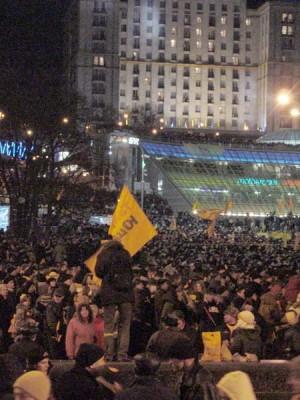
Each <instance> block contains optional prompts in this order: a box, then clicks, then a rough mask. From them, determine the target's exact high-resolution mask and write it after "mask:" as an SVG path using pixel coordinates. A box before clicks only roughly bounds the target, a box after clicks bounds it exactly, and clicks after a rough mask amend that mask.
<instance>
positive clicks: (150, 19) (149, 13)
mask: <svg viewBox="0 0 300 400" xmlns="http://www.w3.org/2000/svg"><path fill="white" fill-rule="evenodd" d="M152 18H153V14H152V12H148V13H147V20H148V21H152Z"/></svg>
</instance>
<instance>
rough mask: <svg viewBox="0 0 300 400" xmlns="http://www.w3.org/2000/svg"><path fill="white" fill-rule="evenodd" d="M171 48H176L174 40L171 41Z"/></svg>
mask: <svg viewBox="0 0 300 400" xmlns="http://www.w3.org/2000/svg"><path fill="white" fill-rule="evenodd" d="M171 47H176V40H175V39H171Z"/></svg>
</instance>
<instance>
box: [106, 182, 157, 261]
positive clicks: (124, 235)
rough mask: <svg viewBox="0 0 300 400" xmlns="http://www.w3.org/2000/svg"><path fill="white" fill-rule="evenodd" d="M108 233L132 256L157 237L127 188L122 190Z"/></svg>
mask: <svg viewBox="0 0 300 400" xmlns="http://www.w3.org/2000/svg"><path fill="white" fill-rule="evenodd" d="M108 233H109V234H110V235H111V236H112V237H113V239H115V240H119V241H120V242H121V243H122V244H123V246H124V247H125V249H126V250H128V252H129V253H130V255H131V256H133V255H134V254H136V253H137V252H138V251H139V250H140V249H141V248H142V247H144V245H145V244H146V243H147V242H149V240H151V239H152V238H153V237H154V236H156V235H157V231H156V229H155V228H154V226H153V225H152V224H151V222H150V221H149V219H148V217H147V216H146V215H145V213H144V211H143V210H142V209H141V208H140V206H139V205H138V203H137V201H136V200H135V198H134V197H133V196H132V194H131V193H130V191H129V189H128V187H127V186H124V187H123V189H122V192H121V195H120V198H119V200H118V204H117V207H116V209H115V212H114V214H113V217H112V222H111V225H110V228H109V231H108Z"/></svg>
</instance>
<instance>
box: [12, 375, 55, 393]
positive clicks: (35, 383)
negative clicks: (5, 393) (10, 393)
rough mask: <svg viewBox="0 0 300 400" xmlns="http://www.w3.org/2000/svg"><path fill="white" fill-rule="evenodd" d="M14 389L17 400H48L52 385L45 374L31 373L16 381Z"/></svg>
mask: <svg viewBox="0 0 300 400" xmlns="http://www.w3.org/2000/svg"><path fill="white" fill-rule="evenodd" d="M13 389H14V399H15V400H48V399H49V397H50V392H51V383H50V380H49V378H48V377H47V376H46V375H45V374H44V373H43V372H41V371H29V372H26V373H25V374H23V375H21V376H20V377H19V378H18V379H17V380H16V381H15V383H14V385H13Z"/></svg>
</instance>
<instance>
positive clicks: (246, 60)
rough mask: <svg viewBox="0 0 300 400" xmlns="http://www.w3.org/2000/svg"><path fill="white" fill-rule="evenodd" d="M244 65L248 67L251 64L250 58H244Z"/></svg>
mask: <svg viewBox="0 0 300 400" xmlns="http://www.w3.org/2000/svg"><path fill="white" fill-rule="evenodd" d="M245 63H246V64H247V65H250V64H251V58H250V57H246V58H245Z"/></svg>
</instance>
